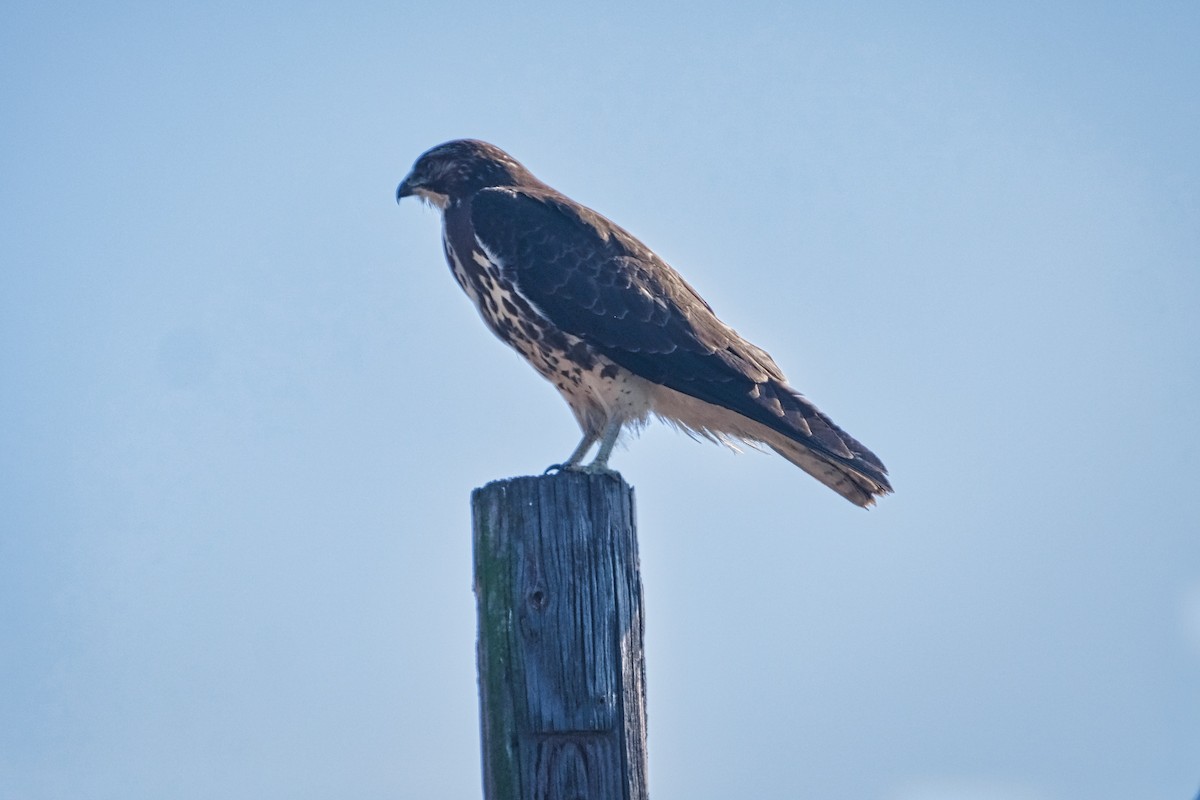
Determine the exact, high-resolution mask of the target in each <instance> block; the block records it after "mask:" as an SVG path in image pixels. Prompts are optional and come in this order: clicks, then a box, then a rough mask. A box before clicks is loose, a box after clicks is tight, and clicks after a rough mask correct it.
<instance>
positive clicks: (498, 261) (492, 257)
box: [475, 236, 570, 335]
mask: <svg viewBox="0 0 1200 800" xmlns="http://www.w3.org/2000/svg"><path fill="white" fill-rule="evenodd" d="M475 245H476V246H477V247H478V248H479V249H480V251H482V252H483V254H484V255H485V256H487V259H488V260H489V261H491V262H492V265H493V266H494V267H495V269H496V271H497V273H499V275H500V276H501V277H503V278H504V282H505V283H506V284H507V285H508V287H509V288H511V289H512V291H513V294H516V295H517V296H519V297H520V298H521V299H522V300H524V301H525V302H526V303H528V304H529V307H530V308H532V309H533V310H534V311H536V312H537V313H538V315H539V316H541V318H542V319H544V320H546V321H547V322H550V315H549V314H547V313H546V312H545V311H544V310H542V307H541V306H539V305H538V304H537V303H535V302H534V301H533V298H531V297H530V296H529V295H527V294H525V293H524V292H522V291H521V287H520V286H517V284H516V282H515V281H513V280H511V279H509V277H508V276H507V275H505V274H504V271H505V270H504V268H505V267H507V266H508V265H507V264H506V263H504V259H502V258H500V257H499V256H498V255H496V253H495V252H494V251H493V250H492V249H491V248H490V247H488V246H487V245H486V244H484V243H483V240H482V239H480V238H479V237H478V236H476V237H475ZM476 263H478V264H479V265H480V266H481V267H487V266H488V265H487V264H484V263H482V262H480V261H479V260H478V259H476ZM551 324H553V323H551ZM555 327H557V326H555ZM563 333H566V334H568V335H569V334H570V331H563Z"/></svg>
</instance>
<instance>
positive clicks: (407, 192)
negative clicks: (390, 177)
mask: <svg viewBox="0 0 1200 800" xmlns="http://www.w3.org/2000/svg"><path fill="white" fill-rule="evenodd" d="M414 189H415V187H414V186H413V184H412V174H411V173H410V174H409V175H408V176H407V177H406V178H405V179H404V180H402V181H400V185H399V186H397V187H396V202H397V203H399V202H400V199H401V198H402V197H412V196H413V194H415V192H414Z"/></svg>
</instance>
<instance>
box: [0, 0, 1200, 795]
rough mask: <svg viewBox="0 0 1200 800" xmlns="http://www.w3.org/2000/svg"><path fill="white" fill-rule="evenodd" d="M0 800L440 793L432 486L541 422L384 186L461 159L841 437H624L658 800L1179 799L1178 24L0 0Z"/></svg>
mask: <svg viewBox="0 0 1200 800" xmlns="http://www.w3.org/2000/svg"><path fill="white" fill-rule="evenodd" d="M0 66H2V69H0V103H2V107H3V108H4V109H5V112H4V122H3V125H2V126H0V136H2V137H3V145H4V146H3V147H0V170H2V172H0V174H3V176H4V180H3V181H2V182H0V252H2V253H3V258H2V262H3V263H2V266H0V374H2V375H3V376H4V378H3V382H2V384H0V419H3V421H4V424H3V425H2V426H0V508H3V509H4V514H3V515H2V516H3V519H2V520H0V609H3V610H2V612H0V797H2V798H4V800H41V798H62V797H73V798H110V797H111V798H117V797H120V798H158V797H172V798H193V797H194V798H209V797H228V798H260V797H292V798H327V797H348V796H353V797H478V796H479V794H480V789H479V769H478V727H477V705H476V692H475V665H474V637H475V629H474V605H473V602H474V601H473V597H472V594H471V588H470V587H471V574H470V541H469V510H468V495H469V492H470V490H471V489H472V488H473V487H475V486H479V485H482V484H483V483H485V482H487V481H489V480H492V479H495V478H500V477H505V476H508V475H514V474H528V473H532V472H536V471H540V470H541V469H542V468H543V467H545V466H546V465H547V464H549V463H552V462H554V461H558V460H561V459H562V458H563V457H564V456H565V455H566V454H567V453H569V451H570V450H571V448H572V447H573V446H574V444H575V441H576V437H577V432H576V430H575V427H574V422H573V420H572V419H571V417H570V414H569V413H568V412H567V410H566V407H565V405H563V404H562V402H561V401H560V400H559V399H558V397H557V396H556V394H555V392H554V391H553V390H552V388H551V387H550V386H549V384H546V383H544V382H543V381H541V379H539V378H538V377H537V376H536V375H535V374H534V373H533V372H532V371H531V370H530V369H529V368H528V367H526V366H525V365H523V364H522V363H521V362H520V360H519V359H518V357H517V356H516V355H515V354H513V353H511V352H509V351H507V350H506V349H505V348H504V347H503V346H502V345H500V344H499V343H498V342H496V341H494V340H493V339H492V338H491V337H490V335H489V334H488V333H487V332H486V330H485V329H484V328H483V326H482V324H480V322H479V320H478V318H477V315H476V313H475V311H474V310H473V309H472V308H471V307H470V304H469V303H468V301H467V300H466V299H465V298H464V297H463V296H462V295H461V293H460V292H459V290H458V288H457V287H456V286H455V284H454V281H453V280H452V278H451V277H450V275H449V273H448V271H447V269H446V267H445V264H444V263H443V260H442V256H441V253H440V244H439V233H438V219H437V215H436V214H435V213H434V212H433V211H431V210H429V209H425V208H422V207H420V206H419V205H417V204H415V203H413V204H407V203H406V204H405V205H403V206H401V207H399V208H398V207H396V205H395V204H394V202H393V192H394V189H395V185H396V183H397V182H398V181H399V180H400V178H401V177H403V175H404V174H405V172H406V171H407V169H408V167H409V166H410V165H411V163H412V160H413V159H414V158H415V157H416V156H417V155H418V154H419V153H421V152H422V151H424V150H425V149H427V148H428V147H430V146H432V145H434V144H437V143H439V142H442V141H445V140H447V139H451V138H457V137H462V136H474V137H479V138H483V139H487V140H489V141H492V142H495V143H496V144H498V145H500V146H502V147H504V148H505V149H507V150H509V151H510V152H511V153H513V154H514V155H515V156H516V157H517V158H519V159H521V160H522V161H523V162H524V163H525V164H526V165H527V166H529V167H530V168H531V169H532V170H533V171H534V173H535V174H537V175H538V176H539V177H541V178H543V179H544V180H546V181H548V182H549V183H551V184H552V185H554V186H556V187H558V188H559V189H561V190H563V191H565V192H567V193H568V194H570V195H572V196H573V197H575V198H576V199H578V200H580V201H581V202H584V203H586V204H588V205H591V206H592V207H594V208H596V209H597V210H599V211H601V212H602V213H604V214H606V215H607V216H609V217H611V218H613V219H614V220H616V221H617V222H618V223H620V224H622V225H623V226H624V227H626V228H628V229H629V230H631V231H632V232H633V233H634V234H636V235H638V236H639V237H641V238H642V239H643V240H644V241H646V242H647V244H649V245H650V246H651V247H653V248H654V249H655V250H656V251H657V252H658V253H659V254H660V255H662V256H663V257H664V258H666V259H667V260H668V261H669V262H671V263H672V264H673V265H674V266H676V267H677V268H678V269H679V270H680V271H681V272H683V273H684V274H685V275H686V276H687V277H688V279H689V280H690V281H691V282H692V283H693V284H694V285H695V286H696V287H697V288H698V289H699V290H700V291H701V292H702V293H703V294H704V295H705V296H706V297H707V298H708V300H709V301H710V302H711V303H712V305H713V306H714V307H715V308H716V310H717V311H718V313H719V314H720V315H721V316H722V318H723V319H725V320H726V321H727V322H729V323H730V324H732V325H734V326H735V327H736V328H737V329H738V330H739V331H740V332H741V333H743V334H744V335H746V336H747V337H748V338H750V339H751V340H752V341H754V342H756V343H757V344H759V345H762V346H763V347H765V348H767V349H768V350H770V351H771V353H772V354H773V355H774V356H775V358H776V360H777V361H778V362H779V363H780V364H781V365H782V367H783V368H784V370H785V371H786V372H787V373H788V375H789V377H790V378H791V379H792V381H793V383H794V384H795V385H796V386H797V387H798V388H800V389H801V390H802V391H804V392H805V393H806V394H807V395H808V396H810V397H811V398H812V399H813V400H814V401H816V402H817V403H818V404H819V405H820V406H821V407H822V408H823V409H824V410H826V411H827V412H828V413H830V414H831V415H832V416H833V417H834V419H835V420H837V421H838V422H839V424H841V425H842V426H844V427H845V428H846V429H848V430H849V431H851V432H852V433H853V434H854V435H855V436H856V437H858V438H860V439H862V440H863V441H864V442H865V443H867V444H868V445H869V446H870V447H871V448H872V449H873V450H875V451H876V452H877V453H879V454H880V456H882V457H883V459H884V460H885V462H886V463H887V464H888V466H889V467H890V469H891V471H892V475H893V477H894V483H895V485H896V488H897V494H896V495H895V496H892V497H889V498H887V499H886V500H885V501H884V502H883V503H881V505H880V506H879V507H878V508H876V509H874V510H872V511H870V512H862V511H859V510H858V509H855V508H853V507H852V506H850V505H849V504H848V503H845V502H844V501H842V500H840V499H839V498H838V497H836V496H835V495H834V494H832V493H831V492H829V491H828V490H826V489H824V488H822V487H821V486H819V485H818V484H816V483H815V482H814V481H812V480H811V479H809V478H807V477H806V476H805V475H803V474H802V473H800V472H799V471H798V470H796V469H795V468H794V467H792V466H790V465H789V464H787V463H786V462H784V461H783V460H782V459H779V458H777V457H774V456H766V455H762V454H757V453H747V454H741V455H734V454H731V453H729V452H727V451H724V450H721V449H719V448H716V447H712V446H710V445H702V444H697V443H695V442H692V441H690V440H688V439H687V438H686V437H683V436H680V435H678V434H676V433H673V432H671V431H670V430H668V429H666V428H664V427H656V428H651V429H650V430H648V431H647V432H646V433H645V434H644V435H643V436H642V437H641V438H640V439H639V440H637V441H634V442H632V443H631V446H630V447H629V448H628V449H621V450H618V452H617V453H616V455H615V456H614V460H613V464H614V466H616V467H617V468H618V469H620V470H621V471H622V473H623V475H624V476H625V478H626V479H627V480H628V481H629V482H630V483H632V484H633V485H634V486H635V487H636V489H637V492H638V508H639V515H640V519H639V522H640V543H641V552H642V567H643V580H644V582H645V595H646V614H647V620H646V622H647V632H646V637H647V638H646V655H647V677H648V695H649V703H648V710H649V723H650V776H651V791H652V793H653V795H654V796H655V797H659V798H666V797H688V798H726V797H755V798H764V799H774V798H779V799H780V800H784V799H785V798H788V799H790V798H795V797H823V798H825V797H828V798H839V797H847V798H849V797H854V798H879V800H1083V798H1087V800H1107V799H1109V798H1111V800H1124V799H1125V798H1130V797H1163V798H1191V797H1193V796H1194V795H1195V792H1196V790H1197V788H1200V755H1198V754H1200V724H1198V723H1197V720H1200V539H1198V536H1197V534H1198V532H1200V512H1198V511H1197V505H1196V503H1195V501H1194V495H1195V494H1196V488H1195V483H1196V478H1197V468H1196V455H1195V454H1196V452H1197V449H1198V448H1200V425H1198V424H1197V421H1196V413H1195V408H1194V407H1195V403H1196V400H1197V398H1198V397H1200V370H1198V369H1197V354H1198V352H1200V321H1198V315H1197V307H1198V302H1197V301H1198V300H1200V155H1198V153H1200V151H1198V150H1197V147H1196V142H1197V141H1200V92H1198V91H1197V86H1198V79H1200V9H1197V7H1196V6H1195V4H1192V3H1151V4H1143V5H1140V6H1138V7H1137V8H1133V7H1128V8H1127V7H1125V6H1122V5H1119V4H1103V3H1100V4H1096V3H1093V4H1071V3H1050V4H1033V3H1029V4H1004V6H1003V7H989V8H985V7H983V6H982V5H980V4H976V6H971V7H968V6H966V5H964V4H950V3H946V4H938V3H917V4H910V5H907V6H906V7H904V8H900V7H897V6H894V5H893V4H875V5H872V4H852V5H851V4H836V5H834V4H829V5H827V6H823V7H822V6H809V5H804V4H782V3H780V4H775V5H771V4H755V3H751V4H746V5H743V6H741V8H740V9H738V10H736V11H735V10H731V9H729V8H725V7H722V6H716V5H704V4H689V5H684V4H679V5H653V6H650V7H644V6H640V5H635V4H615V5H609V6H605V7H603V8H601V7H593V8H576V7H564V6H558V5H555V6H551V5H546V6H543V7H540V8H539V7H536V6H528V7H526V9H525V10H521V11H514V10H505V9H501V8H498V7H496V6H495V4H472V3H466V4H454V5H446V4H442V5H439V4H432V3H430V4H424V5H423V6H422V7H420V8H411V7H408V6H406V5H405V4H377V5H373V4H357V3H349V4H341V5H337V6H334V5H328V6H322V5H319V4H304V5H291V4H283V3H275V4H268V3H261V4H255V5H253V6H251V7H247V6H245V4H235V3H208V4H203V5H200V4H197V5H194V6H193V5H174V6H163V5H161V4H109V5H104V6H96V5H94V4H93V5H82V4H81V5H78V6H71V5H62V4H54V3H43V4H36V5H34V4H15V5H13V4H10V5H9V7H7V8H6V10H5V11H4V12H3V23H2V24H0Z"/></svg>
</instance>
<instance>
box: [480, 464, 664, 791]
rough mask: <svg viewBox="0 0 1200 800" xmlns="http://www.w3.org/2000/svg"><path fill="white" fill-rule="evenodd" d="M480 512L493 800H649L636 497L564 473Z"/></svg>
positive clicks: (488, 775) (509, 492)
mask: <svg viewBox="0 0 1200 800" xmlns="http://www.w3.org/2000/svg"><path fill="white" fill-rule="evenodd" d="M471 502H472V511H473V514H474V544H475V597H476V603H477V606H478V611H479V643H478V659H479V696H480V717H481V727H482V740H483V742H482V744H483V784H484V798H485V800H645V798H646V699H645V667H644V660H643V654H642V586H641V578H640V577H639V572H638V556H637V537H636V527H635V521H634V500H633V489H632V487H630V486H629V485H628V484H626V483H625V482H624V481H623V480H621V479H620V477H619V476H610V475H586V474H581V473H572V472H566V473H562V474H558V475H549V476H541V477H526V478H512V479H509V480H504V481H496V482H493V483H489V484H488V485H487V486H484V487H483V488H481V489H476V490H475V492H474V493H473V494H472V496H471Z"/></svg>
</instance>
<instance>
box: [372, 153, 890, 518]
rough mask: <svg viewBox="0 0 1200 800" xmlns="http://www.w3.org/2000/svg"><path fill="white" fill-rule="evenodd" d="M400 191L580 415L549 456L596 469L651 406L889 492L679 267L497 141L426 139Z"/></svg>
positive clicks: (602, 468) (504, 332) (872, 460)
mask: <svg viewBox="0 0 1200 800" xmlns="http://www.w3.org/2000/svg"><path fill="white" fill-rule="evenodd" d="M410 196H416V197H419V198H421V199H423V200H425V201H426V202H428V203H430V204H431V205H433V206H436V207H437V208H438V209H440V210H441V212H442V222H443V234H442V244H443V247H444V249H445V253H446V260H447V261H448V262H449V264H450V269H451V271H452V272H453V273H454V277H455V279H457V281H458V284H459V286H461V287H462V289H463V291H464V292H466V294H467V296H468V297H470V298H471V301H472V302H473V303H474V304H475V306H476V307H477V308H478V309H479V313H480V315H481V316H482V317H483V321H484V322H485V323H486V324H487V326H488V328H490V329H491V331H492V333H494V334H496V336H498V337H499V338H500V339H501V340H503V341H504V342H505V343H507V344H508V345H510V346H511V347H512V348H514V349H515V350H516V351H517V352H518V353H520V354H521V355H522V356H524V357H525V359H526V360H527V361H529V363H530V364H531V365H532V366H533V368H534V369H535V370H537V371H538V372H539V373H540V374H541V375H542V376H543V377H544V378H546V379H547V380H549V381H550V382H551V383H553V384H554V385H555V387H557V389H558V391H559V392H561V393H562V396H563V398H564V399H565V400H566V401H567V404H568V405H569V406H570V407H571V411H572V412H573V413H574V415H575V419H576V420H577V421H578V423H579V427H580V428H581V429H582V430H583V438H582V440H581V441H580V442H579V446H578V447H576V448H575V451H574V452H573V453H571V455H570V456H569V457H568V458H567V460H566V462H565V463H563V464H558V465H555V466H554V467H551V469H556V468H557V469H566V470H582V471H587V472H607V471H608V459H609V456H610V455H611V454H612V450H613V446H614V444H615V443H616V441H617V437H618V436H619V435H620V433H621V430H622V429H623V428H625V427H627V426H629V427H635V428H636V427H638V426H640V425H641V424H643V423H644V422H645V421H646V420H647V418H648V417H649V416H650V415H651V414H653V415H655V416H657V417H659V418H661V419H663V420H665V421H668V422H670V423H674V424H675V425H677V426H679V427H680V428H682V429H683V430H685V431H687V432H688V433H690V434H693V435H698V436H702V437H705V438H708V439H711V440H714V441H718V442H723V443H726V444H732V443H734V442H737V441H741V442H746V443H749V444H752V445H765V446H767V447H770V448H771V449H772V450H774V451H775V452H777V453H779V454H780V455H781V456H783V457H784V458H786V459H787V460H788V461H790V462H792V463H793V464H795V465H796V466H798V467H800V468H801V469H802V470H804V471H805V472H807V473H808V474H810V475H812V476H813V477H814V478H816V479H817V480H818V481H820V482H821V483H823V484H825V485H826V486H828V487H829V488H831V489H833V490H834V491H835V492H837V493H838V494H840V495H841V496H842V497H845V498H846V499H847V500H849V501H850V502H852V503H855V504H857V505H860V506H869V505H871V504H872V503H873V502H875V498H876V497H877V496H879V495H883V494H887V493H889V492H891V490H892V488H891V485H890V484H889V483H888V479H887V469H886V468H885V467H884V466H883V463H882V462H881V461H880V460H879V459H878V458H876V456H875V454H874V453H872V452H871V451H870V450H868V449H867V448H866V447H864V446H863V445H861V444H860V443H859V442H858V441H856V440H855V439H854V438H853V437H851V436H850V435H849V434H847V433H846V432H845V431H843V430H842V429H841V428H839V427H838V426H837V425H835V424H834V423H833V421H832V420H831V419H829V417H827V416H826V415H825V414H823V413H822V412H821V411H819V410H818V409H817V407H816V406H814V405H813V404H812V403H811V402H809V401H808V400H807V399H806V398H805V397H804V396H803V395H801V394H800V393H799V392H797V391H796V390H795V389H793V388H792V387H791V386H790V385H788V382H787V380H786V379H785V378H784V376H783V372H782V371H781V370H780V369H779V367H778V366H777V365H776V364H775V362H774V360H772V358H771V356H769V355H767V353H766V352H765V351H763V350H762V349H760V348H758V347H756V346H754V345H753V344H751V343H750V342H747V341H746V340H745V339H743V338H742V337H741V336H739V335H738V334H737V332H736V331H734V330H733V328H731V327H729V326H728V325H726V324H725V323H724V322H722V321H721V320H720V319H718V318H717V315H716V314H715V313H714V312H713V310H712V308H711V307H710V306H709V305H708V303H706V302H705V301H704V300H703V298H701V297H700V295H699V294H697V293H696V290H695V289H693V288H692V287H691V286H689V285H688V283H687V282H686V281H684V279H683V278H682V277H680V275H679V273H677V272H676V271H675V270H674V269H672V268H671V267H670V266H669V265H667V263H666V262H665V261H663V260H662V259H661V258H659V257H658V256H657V255H655V254H654V252H653V251H652V250H650V248H648V247H646V245H644V244H642V243H641V242H640V241H638V240H637V239H636V238H634V237H633V236H632V235H631V234H629V233H628V232H626V231H625V230H624V229H623V228H621V227H619V226H618V225H616V224H615V223H613V222H611V221H609V220H608V219H606V218H605V217H603V216H601V215H600V214H598V213H596V212H595V211H593V210H591V209H590V208H587V207H586V206H583V205H580V204H579V203H576V202H575V201H574V200H572V199H570V198H569V197H567V196H565V195H563V194H561V193H560V192H557V191H555V190H554V189H552V188H551V187H549V186H547V185H546V184H545V183H543V182H542V181H540V180H538V179H537V178H535V177H534V176H533V174H532V173H530V172H529V170H527V169H526V168H525V167H524V166H522V165H521V164H520V163H518V162H517V161H516V160H515V159H514V158H513V157H512V156H510V155H509V154H508V153H506V152H504V151H503V150H501V149H500V148H498V147H496V146H494V145H491V144H488V143H487V142H481V141H477V140H473V139H460V140H456V141H452V142H446V143H445V144H441V145H438V146H437V147H434V148H433V149H432V150H429V151H428V152H426V153H424V154H423V155H421V157H420V158H418V159H417V161H416V163H415V164H413V168H412V171H411V172H409V173H408V176H407V177H405V178H404V180H403V181H402V182H401V183H400V186H399V187H398V188H397V189H396V201H397V202H399V201H400V200H401V199H402V198H404V197H410ZM597 443H599V449H598V450H597V451H596V456H595V458H594V459H593V460H592V461H591V462H590V463H589V464H586V465H585V464H584V459H585V457H586V456H587V454H588V453H589V452H590V451H591V449H592V447H593V446H594V445H596V444H597ZM548 471H549V470H548Z"/></svg>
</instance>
